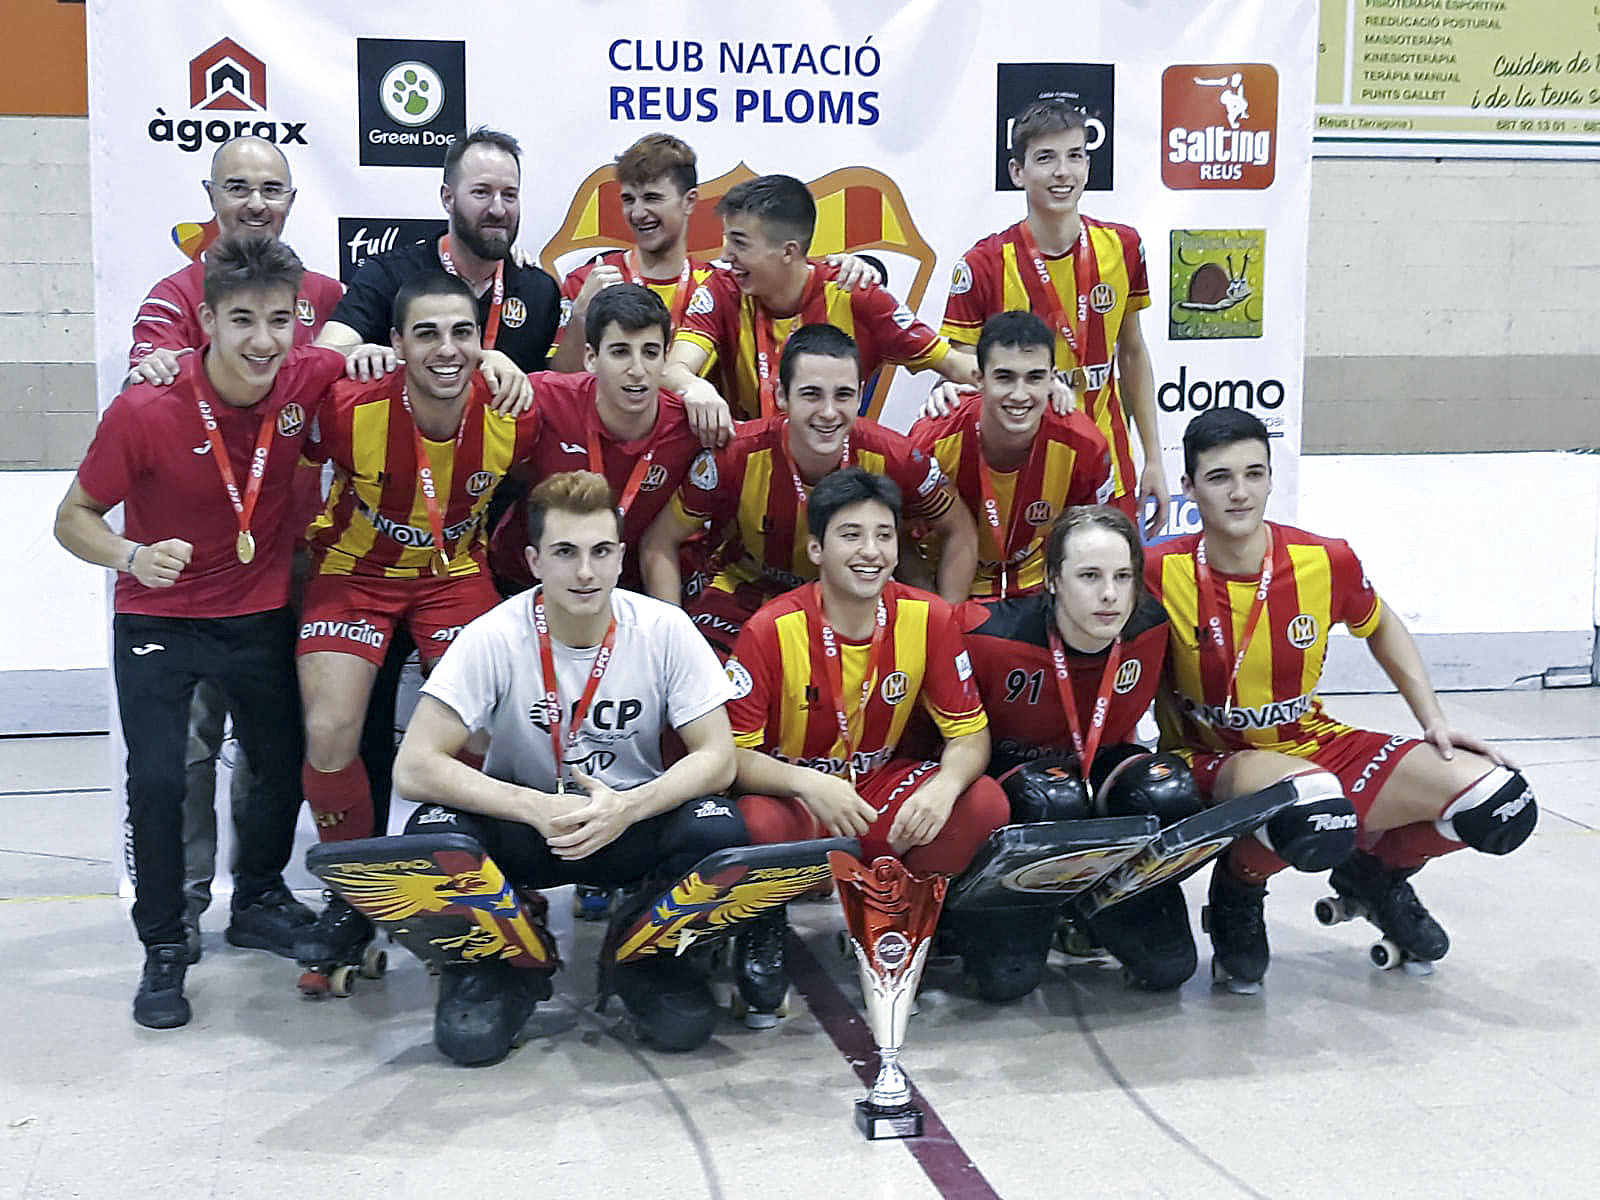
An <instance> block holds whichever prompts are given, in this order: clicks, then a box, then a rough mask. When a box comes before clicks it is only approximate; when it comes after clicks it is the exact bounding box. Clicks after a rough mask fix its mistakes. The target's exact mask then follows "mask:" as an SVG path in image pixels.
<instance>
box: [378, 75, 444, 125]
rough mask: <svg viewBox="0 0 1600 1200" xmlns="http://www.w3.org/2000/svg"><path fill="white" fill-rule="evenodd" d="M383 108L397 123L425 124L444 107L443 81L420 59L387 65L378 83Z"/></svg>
mask: <svg viewBox="0 0 1600 1200" xmlns="http://www.w3.org/2000/svg"><path fill="white" fill-rule="evenodd" d="M378 94H379V98H380V99H381V100H382V102H383V111H384V112H385V113H387V114H388V116H389V119H390V120H392V121H393V122H394V123H395V124H397V125H407V126H413V127H414V126H417V125H426V124H427V123H428V122H429V121H431V120H433V119H434V117H436V116H438V115H439V110H440V109H442V108H443V107H444V83H443V81H442V80H441V79H440V78H439V73H438V72H437V71H435V70H434V69H433V68H432V67H430V66H429V65H428V64H427V63H424V62H402V63H396V64H395V65H394V66H392V67H390V68H389V70H388V71H387V72H386V73H385V74H384V77H383V81H382V83H380V84H379V93H378Z"/></svg>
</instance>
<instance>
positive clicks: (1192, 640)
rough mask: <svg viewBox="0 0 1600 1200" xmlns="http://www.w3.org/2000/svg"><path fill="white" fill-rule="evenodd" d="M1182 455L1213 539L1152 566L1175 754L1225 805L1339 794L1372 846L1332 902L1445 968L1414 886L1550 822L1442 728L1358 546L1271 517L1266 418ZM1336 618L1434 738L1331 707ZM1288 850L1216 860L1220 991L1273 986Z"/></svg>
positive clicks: (1409, 646)
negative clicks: (1273, 889)
mask: <svg viewBox="0 0 1600 1200" xmlns="http://www.w3.org/2000/svg"><path fill="white" fill-rule="evenodd" d="M1183 457H1184V472H1185V473H1184V478H1183V490H1184V494H1185V495H1186V496H1188V497H1189V499H1191V500H1192V501H1194V504H1195V506H1196V508H1197V509H1198V510H1199V513H1200V521H1201V532H1200V533H1197V534H1191V535H1189V536H1187V537H1182V538H1177V539H1174V540H1173V541H1170V542H1166V543H1164V544H1163V545H1161V546H1159V547H1154V548H1152V550H1151V551H1150V553H1149V555H1148V557H1147V559H1146V563H1145V573H1146V582H1147V584H1148V586H1149V588H1150V590H1151V591H1152V592H1153V593H1154V594H1155V596H1156V598H1157V599H1159V600H1160V601H1161V602H1162V603H1163V604H1164V605H1165V606H1166V610H1167V612H1168V614H1169V616H1170V618H1171V637H1170V640H1169V643H1168V660H1167V668H1166V672H1165V675H1164V679H1163V689H1162V691H1161V692H1160V693H1158V696H1157V707H1156V716H1157V718H1158V720H1159V721H1160V723H1161V740H1162V745H1163V747H1171V748H1173V749H1176V750H1177V751H1178V753H1179V754H1181V755H1182V756H1183V757H1184V758H1185V759H1186V760H1188V761H1189V763H1190V765H1191V768H1192V770H1193V772H1194V777H1195V781H1196V783H1198V784H1199V785H1200V787H1201V788H1202V790H1206V791H1209V792H1210V793H1211V794H1212V797H1213V798H1214V799H1215V800H1217V801H1218V802H1221V801H1224V800H1228V799H1230V798H1232V797H1234V796H1241V795H1245V794H1247V793H1250V792H1257V791H1261V790H1262V789H1264V788H1266V787H1268V786H1270V785H1272V784H1275V783H1278V782H1279V781H1282V780H1288V781H1291V782H1293V783H1294V784H1295V786H1296V787H1297V788H1299V789H1300V790H1301V791H1302V792H1305V791H1307V790H1308V789H1316V788H1322V789H1329V788H1330V787H1331V788H1332V789H1333V790H1334V791H1335V792H1336V791H1337V790H1338V789H1340V788H1342V790H1343V794H1344V795H1345V796H1346V797H1347V798H1348V801H1349V803H1350V805H1351V806H1352V808H1353V815H1352V816H1351V818H1350V819H1351V820H1352V822H1356V823H1357V825H1356V827H1357V829H1358V835H1357V846H1358V849H1357V851H1356V852H1355V853H1354V854H1353V855H1352V856H1351V857H1350V858H1349V859H1348V860H1347V861H1346V862H1344V863H1342V864H1340V865H1338V866H1336V867H1335V868H1334V871H1333V875H1332V883H1333V886H1334V888H1335V890H1336V891H1338V892H1339V893H1341V894H1342V895H1345V896H1348V897H1351V898H1353V899H1355V900H1357V901H1359V902H1360V903H1362V904H1364V905H1367V906H1369V907H1370V908H1371V909H1372V910H1373V911H1374V913H1375V921H1376V923H1377V924H1378V925H1379V927H1380V928H1381V929H1382V930H1383V932H1384V934H1385V936H1386V937H1388V938H1389V939H1390V940H1392V941H1393V942H1394V943H1395V944H1396V945H1397V946H1398V947H1399V949H1400V950H1402V951H1403V952H1404V953H1405V954H1407V955H1408V956H1410V957H1411V958H1414V959H1418V960H1422V961H1424V962H1427V961H1432V960H1434V959H1438V958H1441V957H1443V955H1444V954H1445V952H1446V951H1447V950H1448V949H1449V946H1450V939H1449V938H1448V936H1446V934H1445V931H1444V930H1443V929H1442V928H1441V927H1440V925H1439V923H1438V922H1437V921H1435V920H1434V919H1433V918H1432V917H1431V916H1430V915H1429V914H1428V911H1427V909H1425V908H1423V906H1422V904H1421V902H1420V901H1419V900H1418V899H1417V896H1416V893H1415V892H1414V891H1413V890H1412V888H1411V884H1410V883H1409V882H1407V881H1408V879H1409V877H1410V876H1412V875H1414V874H1415V873H1416V872H1417V870H1418V869H1420V868H1421V866H1422V865H1423V863H1424V862H1426V861H1427V860H1428V859H1430V858H1436V857H1438V856H1439V855H1442V854H1448V853H1450V852H1451V851H1454V850H1459V849H1461V848H1462V846H1464V845H1465V846H1471V847H1472V848H1474V849H1476V850H1480V851H1483V852H1486V853H1489V854H1507V853H1510V851H1512V850H1514V849H1515V848H1516V847H1517V846H1519V845H1521V843H1522V842H1523V841H1524V840H1525V839H1526V838H1527V837H1528V835H1529V834H1531V833H1532V832H1533V827H1534V824H1535V822H1536V821H1537V819H1538V807H1537V805H1536V804H1535V802H1534V797H1533V792H1532V790H1531V789H1530V788H1529V786H1528V783H1527V780H1525V779H1524V778H1523V777H1522V774H1521V772H1520V771H1518V770H1517V769H1516V768H1515V767H1513V766H1512V765H1511V764H1510V763H1509V762H1508V761H1507V760H1506V759H1505V758H1504V757H1503V756H1502V755H1500V754H1499V753H1497V752H1496V751H1495V750H1494V749H1493V748H1492V747H1490V746H1489V745H1488V744H1487V743H1485V742H1484V741H1482V740H1481V739H1479V738H1477V737H1475V736H1473V735H1471V734H1469V733H1465V732H1463V731H1461V730H1458V729H1456V728H1454V727H1453V726H1452V725H1451V724H1450V722H1449V721H1448V720H1447V719H1446V718H1445V715H1444V712H1443V710H1442V709H1441V708H1440V706H1439V698H1438V697H1437V696H1436V695H1435V694H1434V691H1433V688H1432V687H1431V686H1430V685H1429V683H1428V673H1427V670H1426V669H1425V668H1424V667H1423V664H1422V659H1421V656H1420V655H1419V654H1418V653H1417V647H1416V643H1415V642H1413V641H1412V639H1411V634H1410V633H1409V632H1408V631H1407V630H1406V627H1405V625H1404V624H1403V623H1402V622H1401V620H1400V618H1399V617H1398V616H1396V615H1395V613H1394V610H1393V609H1391V608H1389V607H1388V606H1387V605H1385V604H1384V603H1383V601H1382V600H1381V599H1380V598H1379V596H1378V593H1377V592H1376V591H1375V590H1374V589H1373V587H1372V585H1371V584H1370V583H1369V582H1368V581H1367V577H1366V575H1365V573H1364V572H1363V571H1362V568H1361V563H1360V561H1359V560H1358V559H1357V558H1356V556H1355V553H1354V552H1353V551H1352V550H1351V549H1350V547H1349V545H1348V544H1347V543H1345V542H1343V541H1340V540H1338V539H1336V538H1326V537H1321V536H1318V535H1317V534H1314V533H1307V532H1305V531H1304V530H1299V529H1293V528H1290V527H1289V526H1287V525H1279V524H1277V523H1275V522H1271V521H1268V520H1266V505H1267V497H1268V496H1269V495H1270V493H1271V491H1272V461H1271V452H1270V448H1269V442H1268V439H1267V430H1266V427H1265V426H1263V425H1262V424H1261V422H1260V421H1259V420H1258V419H1257V418H1256V417H1254V416H1253V415H1251V414H1250V413H1247V412H1244V411H1242V410H1239V409H1234V408H1217V409H1212V410H1211V411H1210V412H1206V413H1202V414H1201V415H1200V416H1198V417H1196V418H1195V419H1194V420H1193V421H1191V422H1189V427H1188V428H1187V429H1186V430H1185V431H1184V435H1183ZM1335 623H1343V624H1345V625H1346V626H1348V627H1349V629H1350V632H1351V633H1353V634H1355V635H1356V636H1357V637H1359V638H1362V639H1364V640H1365V641H1366V643H1367V648H1368V649H1369V650H1370V651H1371V652H1372V656H1373V658H1374V659H1376V660H1377V663H1378V665H1379V666H1380V667H1382V668H1383V671H1384V674H1386V675H1387V676H1388V677H1389V679H1390V680H1391V681H1392V682H1393V683H1394V685H1395V687H1396V688H1397V689H1398V690H1399V692H1400V695H1401V696H1402V697H1403V698H1404V699H1405V702H1406V705H1407V707H1409V708H1410V709H1411V712H1412V714H1413V715H1414V716H1415V717H1416V719H1417V723H1418V724H1419V725H1420V726H1421V727H1422V738H1421V739H1420V740H1419V739H1416V738H1410V737H1404V736H1400V735H1396V736H1390V735H1389V734H1385V733H1375V732H1372V731H1370V730H1364V729H1354V728H1351V727H1350V726H1348V725H1345V724H1343V723H1341V722H1339V721H1336V720H1334V719H1333V718H1332V717H1330V716H1329V715H1328V714H1327V713H1326V712H1324V711H1323V708H1322V702H1321V701H1320V700H1319V699H1318V698H1317V685H1318V682H1319V680H1320V679H1321V676H1322V667H1323V662H1324V660H1325V658H1326V655H1327V648H1328V635H1329V633H1330V632H1331V629H1332V627H1333V625H1334V624H1335ZM1330 776H1332V778H1331V779H1330V778H1329V777H1330ZM1287 853H1288V851H1287V849H1286V847H1284V846H1280V845H1276V844H1274V841H1273V839H1272V838H1270V837H1268V836H1266V835H1265V833H1264V832H1263V833H1258V834H1257V835H1256V836H1255V837H1249V838H1241V839H1240V840H1239V841H1237V842H1235V843H1234V845H1233V847H1232V848H1231V849H1230V850H1229V851H1228V853H1226V854H1225V855H1223V856H1222V857H1221V858H1219V859H1218V860H1217V867H1216V869H1215V871H1214V872H1213V873H1212V877H1211V905H1210V914H1209V919H1210V933H1211V942H1212V946H1213V948H1214V949H1215V951H1216V966H1215V967H1214V972H1215V973H1216V974H1217V975H1218V977H1219V979H1220V978H1222V977H1223V976H1224V975H1225V976H1227V977H1229V978H1231V979H1233V980H1235V981H1238V982H1239V983H1240V984H1241V985H1242V986H1243V987H1244V988H1245V989H1249V988H1252V987H1254V986H1255V985H1257V984H1259V982H1260V980H1261V978H1262V976H1263V975H1264V974H1265V973H1266V969H1267V964H1268V960H1269V948H1268V943H1267V933H1266V925H1265V923H1264V920H1263V915H1262V914H1263V903H1264V900H1265V897H1266V890H1267V889H1266V881H1267V879H1269V878H1270V877H1271V876H1272V875H1273V874H1275V873H1276V872H1278V871H1280V870H1282V869H1283V868H1284V867H1285V866H1288V865H1291V864H1290V863H1289V862H1286V861H1285V857H1286V854H1287Z"/></svg>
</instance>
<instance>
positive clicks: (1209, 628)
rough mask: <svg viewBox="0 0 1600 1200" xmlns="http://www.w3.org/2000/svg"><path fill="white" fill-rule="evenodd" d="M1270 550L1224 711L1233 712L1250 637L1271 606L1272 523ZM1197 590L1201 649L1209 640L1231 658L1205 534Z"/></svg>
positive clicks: (1198, 549)
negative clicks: (1268, 593) (1268, 600)
mask: <svg viewBox="0 0 1600 1200" xmlns="http://www.w3.org/2000/svg"><path fill="white" fill-rule="evenodd" d="M1263 528H1264V529H1265V530H1266V531H1267V550H1266V553H1265V554H1263V555H1262V556H1261V582H1260V583H1258V584H1257V585H1256V595H1255V599H1254V600H1253V601H1251V604H1250V614H1249V615H1248V616H1247V617H1246V618H1245V622H1244V636H1243V637H1242V638H1240V639H1239V647H1238V650H1237V651H1236V652H1235V653H1234V656H1233V670H1232V671H1230V672H1229V673H1228V690H1227V691H1226V692H1225V693H1223V712H1224V713H1232V712H1233V688H1234V685H1235V684H1236V683H1237V682H1238V680H1239V668H1240V667H1242V666H1243V665H1244V656H1245V652H1246V651H1247V650H1249V649H1250V639H1251V638H1252V637H1254V636H1255V632H1256V626H1257V625H1258V624H1259V623H1260V621H1261V614H1262V613H1264V612H1265V611H1266V608H1267V589H1268V588H1270V587H1271V586H1272V526H1270V525H1265V526H1263ZM1194 575H1195V590H1196V592H1197V593H1198V594H1199V610H1200V624H1201V626H1202V628H1201V630H1200V641H1201V649H1202V652H1203V651H1204V645H1205V643H1206V642H1207V641H1209V642H1210V643H1211V645H1213V646H1215V647H1216V649H1217V653H1218V654H1219V655H1221V657H1222V661H1223V662H1224V663H1226V662H1227V661H1228V639H1227V635H1226V634H1225V633H1224V632H1223V629H1222V618H1221V617H1220V616H1219V615H1218V613H1217V597H1216V593H1215V592H1214V591H1213V590H1212V589H1213V586H1214V585H1213V584H1212V581H1211V567H1210V565H1209V564H1208V563H1207V562H1206V539H1205V537H1204V535H1202V536H1201V538H1200V541H1199V543H1198V544H1197V545H1196V546H1195V550H1194Z"/></svg>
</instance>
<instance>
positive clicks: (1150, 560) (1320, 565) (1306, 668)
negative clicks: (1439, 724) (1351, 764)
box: [1145, 521, 1383, 755]
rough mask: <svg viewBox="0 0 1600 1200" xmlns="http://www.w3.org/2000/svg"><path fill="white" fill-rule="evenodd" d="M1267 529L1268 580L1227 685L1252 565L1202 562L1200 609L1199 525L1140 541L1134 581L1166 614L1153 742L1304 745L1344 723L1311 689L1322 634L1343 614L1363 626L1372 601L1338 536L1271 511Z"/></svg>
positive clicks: (1373, 620)
mask: <svg viewBox="0 0 1600 1200" xmlns="http://www.w3.org/2000/svg"><path fill="white" fill-rule="evenodd" d="M1267 528H1268V529H1269V530H1270V531H1271V534H1272V580H1271V583H1270V584H1269V585H1268V587H1267V589H1266V604H1265V607H1264V608H1263V610H1262V613H1261V617H1260V620H1259V623H1258V624H1257V626H1256V629H1255V632H1254V634H1253V635H1252V636H1251V638H1250V641H1249V644H1248V647H1247V649H1246V652H1245V656H1244V660H1243V662H1242V663H1241V664H1240V667H1239V675H1238V680H1237V682H1236V684H1235V685H1234V687H1233V689H1232V690H1231V691H1230V689H1229V687H1228V677H1229V675H1230V674H1231V673H1232V671H1233V664H1234V660H1235V658H1236V657H1237V655H1238V645H1239V640H1240V639H1241V638H1242V637H1243V636H1244V630H1245V625H1246V622H1247V621H1248V620H1249V616H1250V610H1251V608H1252V607H1253V605H1254V602H1255V599H1256V593H1257V591H1258V589H1259V587H1260V583H1261V573H1260V572H1259V571H1258V572H1256V573H1254V574H1252V575H1247V576H1241V575H1227V574H1224V573H1223V572H1221V571H1219V570H1217V568H1216V566H1215V565H1212V566H1211V567H1210V574H1211V588H1210V593H1211V597H1212V600H1213V603H1214V605H1215V607H1212V606H1211V605H1206V606H1205V608H1206V612H1202V604H1201V593H1200V591H1199V583H1198V580H1199V571H1198V564H1197V563H1196V561H1195V548H1196V547H1197V546H1198V545H1199V542H1200V537H1201V535H1200V534H1197V533H1196V534H1190V535H1188V536H1187V537H1181V538H1175V539H1173V540H1172V541H1170V542H1164V543H1162V544H1161V545H1159V546H1151V547H1150V548H1149V550H1148V551H1146V554H1147V557H1146V559H1145V582H1146V584H1147V585H1148V586H1149V588H1150V590H1151V591H1152V592H1154V593H1155V594H1156V596H1157V598H1159V599H1160V600H1161V602H1162V603H1163V604H1164V605H1165V606H1166V609H1167V612H1168V613H1169V614H1171V618H1172V638H1171V645H1170V653H1169V654H1168V656H1167V673H1166V682H1167V686H1166V687H1163V688H1162V692H1161V696H1160V697H1159V700H1158V703H1157V705H1156V718H1157V720H1158V721H1159V722H1160V723H1161V744H1162V746H1163V747H1169V746H1170V747H1178V746H1183V747H1189V748H1192V749H1197V750H1216V751H1232V750H1277V751H1279V752H1281V753H1284V754H1298V755H1307V754H1311V753H1313V752H1314V751H1315V750H1317V749H1318V748H1319V747H1320V746H1323V745H1326V744H1327V743H1328V742H1329V741H1331V740H1332V739H1333V737H1335V736H1337V735H1338V734H1340V733H1343V732H1345V731H1346V730H1348V729H1349V728H1350V727H1349V726H1348V725H1344V724H1341V723H1340V722H1338V721H1335V720H1333V719H1332V718H1330V717H1329V716H1327V714H1326V713H1324V712H1323V710H1322V703H1321V701H1320V700H1318V699H1317V685H1318V683H1319V682H1320V681H1321V679H1322V664H1323V661H1324V660H1325V658H1326V657H1327V652H1328V633H1329V631H1330V630H1331V629H1332V628H1333V626H1334V625H1335V624H1339V623H1343V624H1344V625H1346V626H1348V627H1349V629H1350V632H1351V633H1353V634H1355V635H1356V636H1357V637H1363V638H1364V637H1367V636H1369V635H1370V634H1371V633H1372V631H1373V630H1375V629H1376V628H1377V627H1378V622H1379V621H1380V620H1381V619H1382V617H1383V603H1382V601H1380V600H1379V599H1378V593H1377V592H1375V591H1374V590H1373V588H1372V585H1371V584H1370V583H1368V582H1367V577H1366V573H1365V572H1364V571H1362V569H1361V563H1360V560H1358V559H1357V558H1356V556H1355V552H1354V551H1353V550H1351V549H1350V546H1349V544H1348V543H1346V542H1342V541H1340V540H1338V539H1337V538H1325V537H1318V536H1317V535H1316V534H1314V533H1306V532H1305V531H1303V530H1300V529H1291V528H1290V527H1289V526H1287V525H1278V524H1275V523H1273V522H1270V521H1269V522H1268V523H1267ZM1209 612H1215V614H1216V615H1217V618H1218V620H1219V622H1220V624H1221V629H1222V634H1223V640H1224V645H1223V648H1222V649H1220V650H1219V649H1218V648H1217V647H1216V645H1215V644H1214V642H1213V640H1212V638H1211V635H1210V633H1209V632H1208V631H1207V629H1206V625H1207V613H1209ZM1202 635H1204V641H1203V643H1202Z"/></svg>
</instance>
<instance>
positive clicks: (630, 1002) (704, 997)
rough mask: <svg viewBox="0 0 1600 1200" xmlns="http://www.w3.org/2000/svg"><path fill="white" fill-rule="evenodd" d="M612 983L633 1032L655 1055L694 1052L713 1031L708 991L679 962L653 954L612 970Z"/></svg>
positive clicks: (713, 1003)
mask: <svg viewBox="0 0 1600 1200" xmlns="http://www.w3.org/2000/svg"><path fill="white" fill-rule="evenodd" d="M613 980H614V983H615V986H616V989H617V995H618V996H620V997H621V998H622V1003H623V1005H624V1006H625V1007H626V1008H627V1010H628V1012H629V1013H631V1014H632V1015H633V1019H634V1020H635V1021H636V1022H637V1023H638V1026H639V1033H640V1034H641V1035H642V1036H643V1037H644V1039H645V1040H646V1041H648V1042H651V1043H653V1044H654V1045H655V1046H656V1047H657V1048H659V1049H661V1050H672V1051H682V1050H694V1049H698V1048H699V1047H700V1046H703V1045H705V1043H706V1040H707V1039H708V1038H710V1036H711V1031H712V1030H713V1029H715V1028H716V1026H717V1004H716V1001H715V1000H714V999H713V998H712V995H711V986H710V985H709V984H708V983H707V982H706V977H705V975H704V974H703V973H702V972H701V971H699V970H697V969H696V968H695V967H694V966H693V965H692V964H691V963H689V962H688V961H686V960H685V959H682V958H677V957H673V956H668V955H661V954H654V955H651V956H650V957H648V958H644V959H640V960H638V961H637V962H631V963H625V964H623V965H621V966H619V967H617V969H616V974H615V975H614V977H613Z"/></svg>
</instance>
